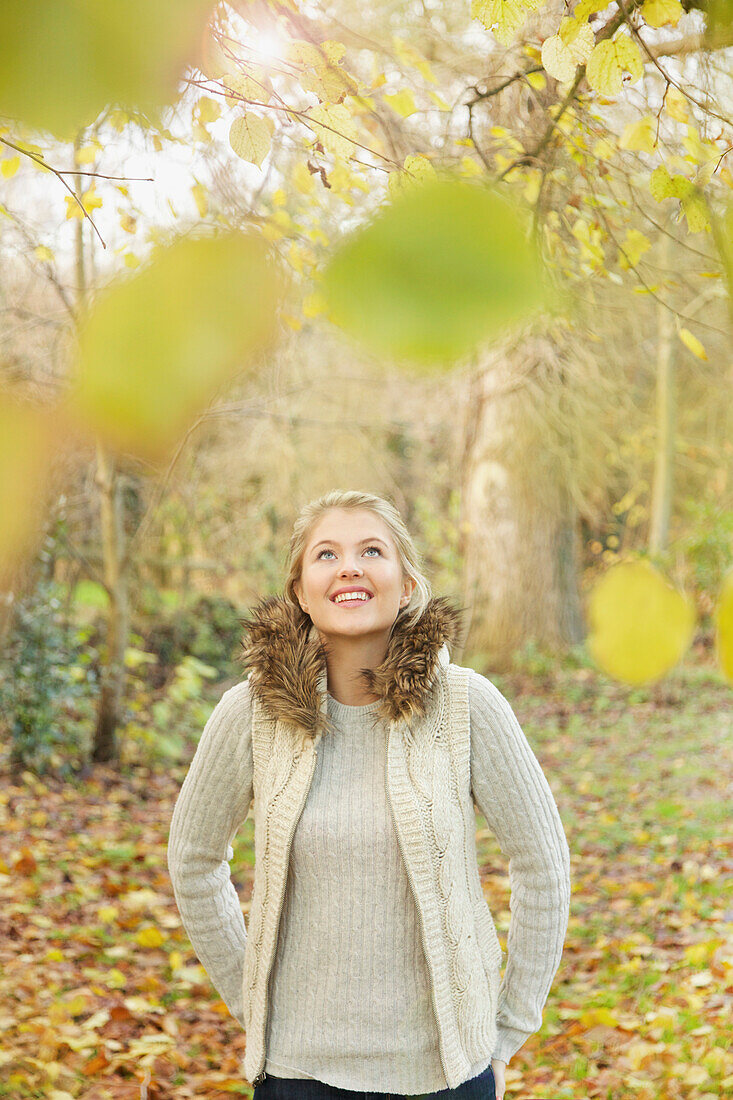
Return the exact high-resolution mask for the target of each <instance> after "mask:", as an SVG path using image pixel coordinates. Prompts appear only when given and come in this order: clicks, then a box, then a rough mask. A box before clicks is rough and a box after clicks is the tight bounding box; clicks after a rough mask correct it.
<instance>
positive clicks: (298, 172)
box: [293, 160, 316, 195]
mask: <svg viewBox="0 0 733 1100" xmlns="http://www.w3.org/2000/svg"><path fill="white" fill-rule="evenodd" d="M293 183H294V184H295V186H296V187H297V189H298V190H299V191H300V193H301V194H302V195H312V194H313V192H314V190H315V187H316V181H315V179H314V178H313V174H312V173H311V172H310V171H309V170H308V165H307V164H304V163H303V161H302V160H301V161H299V162H298V163H297V164H296V166H295V168H294V169H293Z"/></svg>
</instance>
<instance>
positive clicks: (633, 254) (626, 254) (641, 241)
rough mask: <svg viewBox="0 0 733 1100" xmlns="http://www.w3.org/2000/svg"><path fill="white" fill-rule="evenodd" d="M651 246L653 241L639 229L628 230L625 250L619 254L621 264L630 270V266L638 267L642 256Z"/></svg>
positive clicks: (626, 269)
mask: <svg viewBox="0 0 733 1100" xmlns="http://www.w3.org/2000/svg"><path fill="white" fill-rule="evenodd" d="M650 248H651V241H650V240H649V238H648V237H645V236H644V234H643V233H641V232H640V231H639V230H638V229H629V230H627V233H626V237H625V238H624V243H623V251H622V252H621V253H620V254H619V264H620V266H621V267H622V268H623V269H624V270H625V271H628V269H629V266H631V267H636V265H637V264H638V262H639V260H640V259H641V257H642V256H643V255H644V253H645V252H648V250H649V249H650Z"/></svg>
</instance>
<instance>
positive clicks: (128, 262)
mask: <svg viewBox="0 0 733 1100" xmlns="http://www.w3.org/2000/svg"><path fill="white" fill-rule="evenodd" d="M139 266H140V261H139V260H138V258H137V256H136V255H135V253H134V252H126V253H125V267H129V268H131V269H132V270H133V271H134V269H135V268H136V267H139Z"/></svg>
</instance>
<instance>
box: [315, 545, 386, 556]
mask: <svg viewBox="0 0 733 1100" xmlns="http://www.w3.org/2000/svg"><path fill="white" fill-rule="evenodd" d="M367 550H376V551H377V553H378V554H381V553H382V551H381V550H380V548H379V547H378V546H367V547H366V549H365V551H364V553H366V551H367ZM324 554H333V550H329V549H328V547H326V549H325V550H321V552H320V553H319V555H318V557H319V558H321V557H323V555H324Z"/></svg>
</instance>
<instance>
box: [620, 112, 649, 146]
mask: <svg viewBox="0 0 733 1100" xmlns="http://www.w3.org/2000/svg"><path fill="white" fill-rule="evenodd" d="M656 136H657V120H656V119H655V118H654V117H653V115H644V117H643V118H639V119H637V120H636V121H635V122H629V123H628V124H627V125H626V126H625V127H624V132H623V134H622V135H621V141H620V142H619V145H620V146H621V148H622V149H632V150H633V149H635V150H638V151H639V152H641V153H653V152H654V150H655V149H656Z"/></svg>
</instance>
